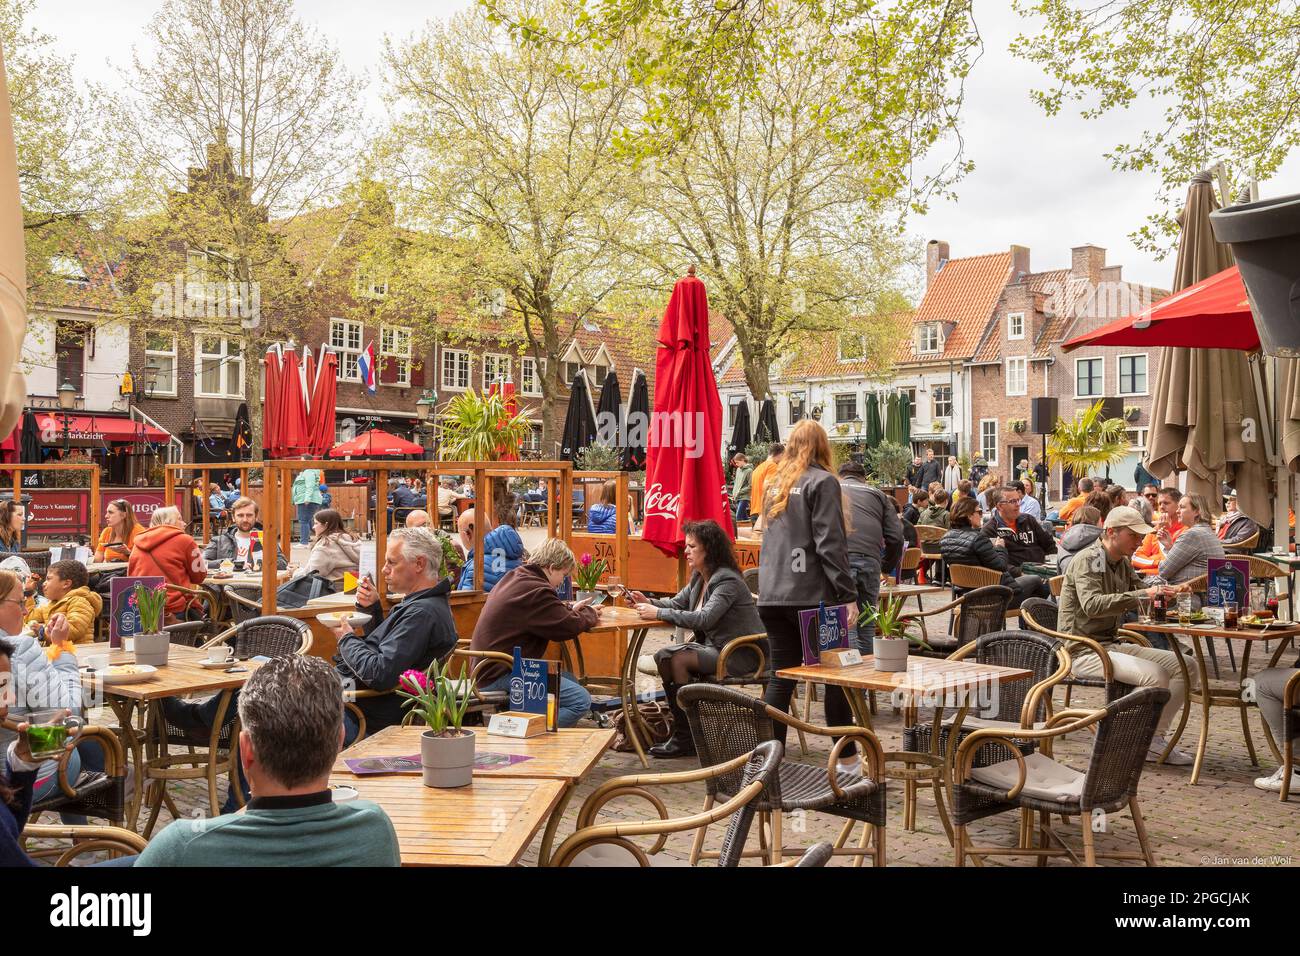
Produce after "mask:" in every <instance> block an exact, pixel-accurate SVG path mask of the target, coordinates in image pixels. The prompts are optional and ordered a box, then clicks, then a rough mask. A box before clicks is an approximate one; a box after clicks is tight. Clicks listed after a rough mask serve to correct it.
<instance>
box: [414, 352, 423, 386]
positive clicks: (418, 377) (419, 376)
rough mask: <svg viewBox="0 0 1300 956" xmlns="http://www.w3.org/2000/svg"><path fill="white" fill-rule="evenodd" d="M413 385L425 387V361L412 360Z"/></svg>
mask: <svg viewBox="0 0 1300 956" xmlns="http://www.w3.org/2000/svg"><path fill="white" fill-rule="evenodd" d="M411 387H412V388H424V363H423V362H417V361H415V360H414V359H412V360H411Z"/></svg>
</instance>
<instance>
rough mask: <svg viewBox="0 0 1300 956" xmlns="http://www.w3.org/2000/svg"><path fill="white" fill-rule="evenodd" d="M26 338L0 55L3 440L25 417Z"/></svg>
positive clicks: (22, 257) (23, 264)
mask: <svg viewBox="0 0 1300 956" xmlns="http://www.w3.org/2000/svg"><path fill="white" fill-rule="evenodd" d="M26 334H27V261H26V252H25V247H24V245H23V210H22V204H21V203H20V202H19V199H18V154H17V152H16V151H15V149H14V124H13V117H12V116H11V115H10V111H9V84H8V81H7V79H6V78H5V70H4V53H3V51H0V438H2V437H4V436H5V435H8V434H9V433H10V432H11V431H13V429H14V426H15V425H17V424H18V417H19V416H20V415H21V414H22V412H23V402H24V401H25V400H26V397H27V382H26V380H25V379H24V378H23V374H22V372H21V371H19V369H18V357H19V354H20V350H21V349H22V346H23V338H24V337H25V336H26Z"/></svg>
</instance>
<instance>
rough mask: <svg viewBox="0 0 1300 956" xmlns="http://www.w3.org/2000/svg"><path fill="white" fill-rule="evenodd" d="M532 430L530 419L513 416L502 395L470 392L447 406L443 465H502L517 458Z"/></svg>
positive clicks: (442, 421)
mask: <svg viewBox="0 0 1300 956" xmlns="http://www.w3.org/2000/svg"><path fill="white" fill-rule="evenodd" d="M532 429H533V426H532V423H531V422H530V421H529V420H528V416H527V415H524V414H523V413H516V414H514V415H512V414H510V409H509V408H508V407H507V406H506V402H505V399H504V398H502V397H501V395H500V394H491V395H488V394H484V393H480V392H476V391H474V390H473V389H470V390H469V391H467V392H462V393H461V394H459V395H456V396H455V397H453V398H452V399H451V400H450V401H449V402H447V404H446V405H445V406H443V409H442V413H441V417H440V419H439V422H438V437H439V446H438V455H439V457H440V458H441V459H442V460H443V461H500V460H501V458H502V457H503V456H504V455H507V454H509V453H511V452H513V453H516V454H517V453H518V451H519V446H520V445H521V444H522V443H523V441H524V439H525V438H527V437H528V436H529V435H530V434H531V433H532Z"/></svg>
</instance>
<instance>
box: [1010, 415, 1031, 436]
mask: <svg viewBox="0 0 1300 956" xmlns="http://www.w3.org/2000/svg"><path fill="white" fill-rule="evenodd" d="M1007 424H1009V425H1010V426H1011V430H1012V431H1013V432H1015V433H1016V434H1017V435H1020V434H1023V433H1024V430H1025V428H1026V427H1027V424H1028V423H1027V422H1026V421H1025V420H1024V419H1023V418H1013V419H1011V421H1010V422H1008V423H1007Z"/></svg>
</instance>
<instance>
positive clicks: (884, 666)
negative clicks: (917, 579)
mask: <svg viewBox="0 0 1300 956" xmlns="http://www.w3.org/2000/svg"><path fill="white" fill-rule="evenodd" d="M866 624H872V625H874V626H875V628H876V636H875V637H874V638H872V641H871V655H872V657H873V658H874V659H875V664H876V670H878V671H884V672H894V671H905V670H907V652H908V650H909V649H910V648H911V646H912V645H913V644H915V645H916V646H917V647H921V648H924V649H925V650H927V651H928V650H930V649H931V648H930V645H929V644H927V643H926V642H925V640H924V639H923V638H921V637H918V636H917V635H916V634H915V633H913V630H914V628H915V627H916V622H915V621H913V620H910V619H908V617H907V615H906V614H904V613H903V598H901V597H883V598H881V599H880V603H879V604H878V605H877V606H876V607H874V608H873V607H870V606H867V607H864V608H863V609H862V611H861V612H860V613H859V614H858V627H862V626H863V625H866Z"/></svg>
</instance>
